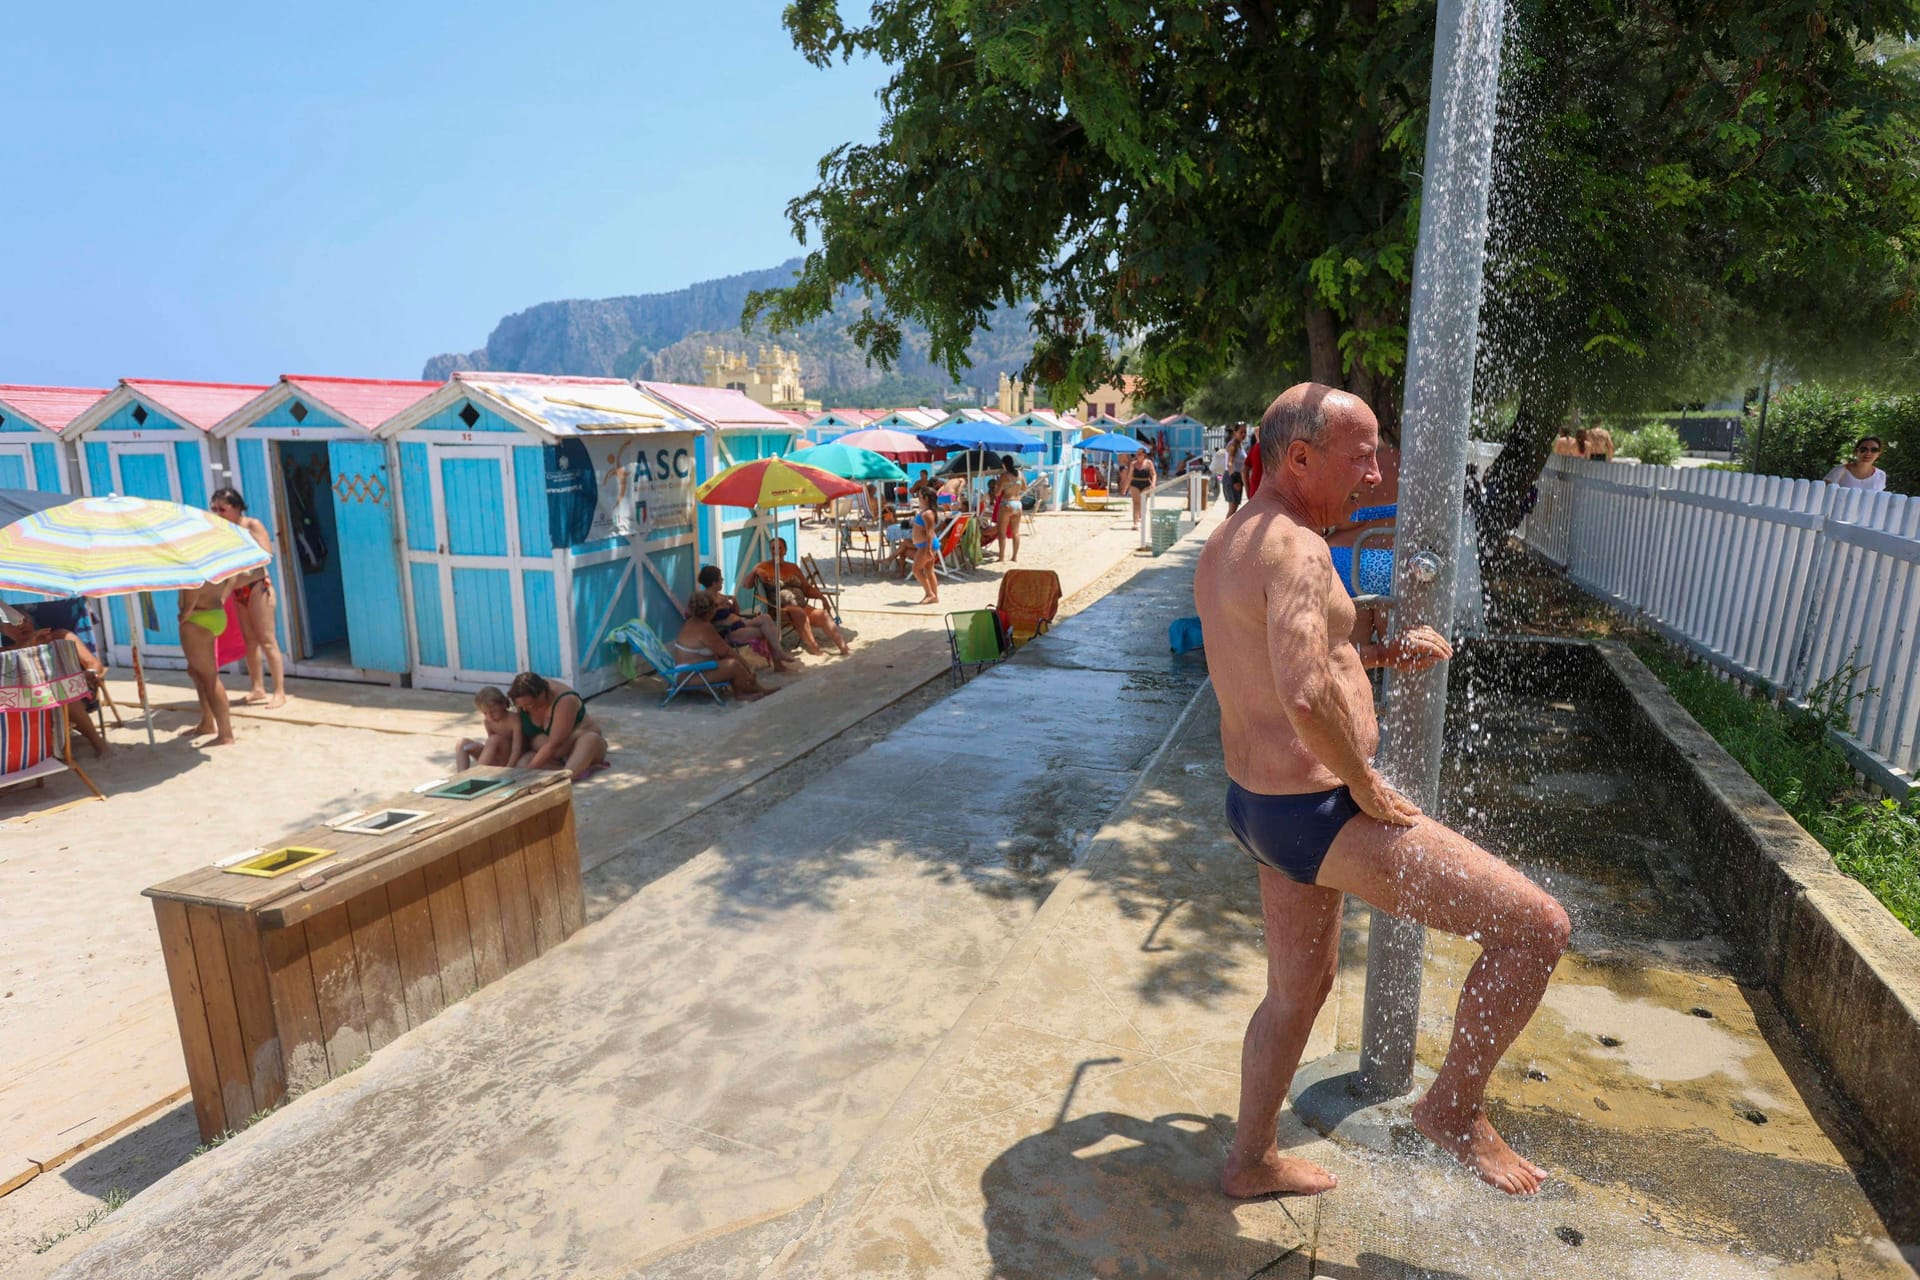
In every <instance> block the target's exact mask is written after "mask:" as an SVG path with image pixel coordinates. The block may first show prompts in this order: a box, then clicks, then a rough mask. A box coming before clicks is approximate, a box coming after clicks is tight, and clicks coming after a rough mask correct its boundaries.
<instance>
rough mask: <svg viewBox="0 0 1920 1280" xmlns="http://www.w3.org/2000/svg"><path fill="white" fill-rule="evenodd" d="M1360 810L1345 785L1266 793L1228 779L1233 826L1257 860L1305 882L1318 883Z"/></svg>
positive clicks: (1237, 837) (1229, 821)
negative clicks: (1342, 833) (1343, 830)
mask: <svg viewBox="0 0 1920 1280" xmlns="http://www.w3.org/2000/svg"><path fill="white" fill-rule="evenodd" d="M1359 812H1360V806H1359V805H1357V804H1355V803H1354V802H1353V793H1352V792H1351V791H1349V790H1348V789H1347V788H1345V787H1335V788H1334V789H1333V790H1331V791H1308V792H1304V793H1302V794H1300V795H1290V796H1265V795H1261V794H1260V793H1259V792H1257V791H1249V790H1247V789H1246V788H1245V787H1243V786H1241V785H1240V784H1239V783H1237V782H1232V781H1229V782H1228V783H1227V829H1228V830H1229V831H1231V832H1233V838H1234V839H1235V840H1238V841H1239V842H1240V847H1241V848H1242V849H1245V850H1246V851H1247V852H1248V853H1249V854H1251V855H1252V856H1253V860H1254V861H1255V862H1258V863H1260V864H1261V865H1262V866H1267V867H1272V868H1273V869H1274V870H1275V871H1278V872H1279V873H1280V874H1281V875H1284V876H1286V877H1287V878H1289V879H1291V880H1298V881H1299V882H1300V883H1301V884H1313V883H1314V882H1315V881H1316V879H1317V878H1318V877H1319V875H1320V864H1321V863H1322V862H1325V861H1326V860H1327V850H1329V849H1331V848H1332V847H1333V838H1334V837H1335V836H1337V835H1339V834H1340V828H1342V827H1344V826H1346V825H1347V820H1348V819H1350V818H1352V817H1353V816H1354V815H1355V814H1357V813H1359Z"/></svg>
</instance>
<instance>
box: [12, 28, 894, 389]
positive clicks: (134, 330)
mask: <svg viewBox="0 0 1920 1280" xmlns="http://www.w3.org/2000/svg"><path fill="white" fill-rule="evenodd" d="M13 8H14V12H11V13H9V15H8V18H7V23H6V25H7V39H6V45H7V49H6V56H5V59H4V66H5V73H4V75H0V120H4V121H5V122H6V123H5V124H4V126H0V162H3V167H0V174H4V175H5V179H6V182H7V188H6V189H5V190H3V191H0V260H4V263H5V266H4V269H0V382H27V383H62V384H76V385H84V386H112V385H113V382H114V380H115V379H117V378H121V377H149V378H206V379H215V380H222V381H236V382H268V381H271V380H272V379H273V378H275V377H277V376H278V375H279V374H281V373H318V374H338V375H347V376H360V377H401V378H412V377H418V376H419V372H420V365H421V363H422V361H424V360H425V359H426V358H427V357H428V356H430V355H433V354H435V353H437V352H440V351H453V350H459V351H465V350H469V349H471V348H473V347H477V346H479V345H480V344H481V343H482V342H483V341H485V339H486V336H487V333H488V331H489V330H490V329H491V328H492V327H493V325H494V323H495V321H497V320H498V319H499V318H500V317H501V316H503V315H506V314H507V313H509V312H512V311H517V310H519V309H521V308H523V307H527V306H530V305H532V304H533V303H536V302H544V301H547V300H549V299H553V298H578V297H604V296H608V295H612V294H623V293H644V292H652V291H655V290H660V289H670V288H675V287H678V286H680V285H684V284H689V283H692V282H693V281H695V280H703V279H708V278H711V277H714V276H719V275H726V274H730V273H732V272H736V271H744V270H749V269H752V268H756V267H767V266H772V265H774V264H775V263H778V262H780V261H782V260H783V259H785V258H786V257H788V256H790V255H792V254H794V253H796V252H798V251H799V250H798V247H797V246H796V244H795V243H794V241H793V239H792V238H791V235H790V233H789V231H788V229H787V223H786V216H785V208H786V203H787V201H788V200H789V199H790V198H791V197H793V196H794V195H797V194H798V193H800V192H801V191H803V190H805V189H806V188H807V187H809V186H810V185H811V183H812V179H813V174H814V165H815V164H816V163H817V161H818V160H819V158H820V156H821V155H822V154H824V153H825V152H826V151H827V150H829V149H830V148H832V147H833V146H835V145H837V144H838V143H841V142H845V141H852V140H862V141H864V140H868V139H871V138H872V136H873V134H874V130H875V127H876V125H877V123H878V120H879V116H880V108H879V105H878V103H877V101H876V100H875V96H874V94H875V90H876V89H878V88H879V86H880V84H881V83H882V82H883V79H884V68H882V67H879V66H877V65H873V64H857V65H854V66H840V67H836V68H834V69H833V70H831V71H819V70H816V69H815V68H813V67H812V66H810V65H809V64H808V63H806V62H805V61H804V60H803V59H802V58H801V57H800V56H799V54H797V53H796V52H794V50H793V47H792V45H791V43H790V42H789V41H788V39H787V36H786V31H785V29H784V28H783V27H782V26H781V25H780V10H781V8H782V4H781V3H780V0H717V2H713V3H704V4H668V3H660V2H658V0H639V2H636V0H624V2H622V0H608V2H606V3H591V2H587V0H578V2H560V3H546V4H526V3H512V4H509V3H502V2H501V0H466V2H465V3H458V4H455V3H442V2H440V0H431V2H429V0H384V2H383V3H374V4H368V3H362V2H361V0H339V2H336V3H332V4H325V5H319V6H315V7H311V8H305V7H293V8H282V7H280V6H275V5H263V4H258V3H253V4H247V5H237V4H225V3H218V4H216V3H205V2H202V0H189V2H188V3H185V4H180V5H169V4H153V3H150V2H142V3H130V2H129V0H104V2H102V3H96V4H91V5H46V4H41V5H19V6H13Z"/></svg>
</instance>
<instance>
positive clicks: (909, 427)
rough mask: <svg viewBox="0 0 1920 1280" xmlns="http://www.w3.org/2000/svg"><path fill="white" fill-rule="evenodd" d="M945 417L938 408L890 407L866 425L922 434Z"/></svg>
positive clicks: (910, 433) (909, 433)
mask: <svg viewBox="0 0 1920 1280" xmlns="http://www.w3.org/2000/svg"><path fill="white" fill-rule="evenodd" d="M946 417H947V415H946V414H944V413H941V412H940V411H939V410H938V409H892V410H889V411H888V412H886V413H883V414H881V415H880V416H879V417H877V418H875V419H874V420H873V421H872V422H869V423H868V424H867V425H868V426H869V427H874V428H878V429H884V430H888V431H904V432H906V433H907V434H908V435H916V436H917V435H923V434H925V433H926V432H929V431H931V430H933V429H934V428H935V427H937V426H939V425H940V423H941V422H942V421H943V420H944V419H945V418H946Z"/></svg>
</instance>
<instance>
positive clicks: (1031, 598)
mask: <svg viewBox="0 0 1920 1280" xmlns="http://www.w3.org/2000/svg"><path fill="white" fill-rule="evenodd" d="M994 609H995V611H996V612H998V613H999V615H1000V619H1001V621H1002V622H1004V623H1005V624H1006V628H1007V639H1008V642H1009V643H1010V644H1011V645H1012V647H1014V648H1016V649H1017V648H1019V647H1020V646H1021V645H1023V644H1025V643H1026V642H1027V641H1029V640H1031V639H1033V638H1034V637H1035V636H1037V635H1039V634H1040V633H1041V632H1043V631H1045V630H1046V629H1047V628H1048V627H1050V626H1052V625H1053V616H1054V615H1055V614H1056V613H1058V612H1060V575H1059V574H1057V573H1055V572H1054V571H1053V570H1051V569H1009V570H1007V573H1006V576H1005V577H1003V578H1001V579H1000V598H999V600H997V601H996V602H995V604H994Z"/></svg>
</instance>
